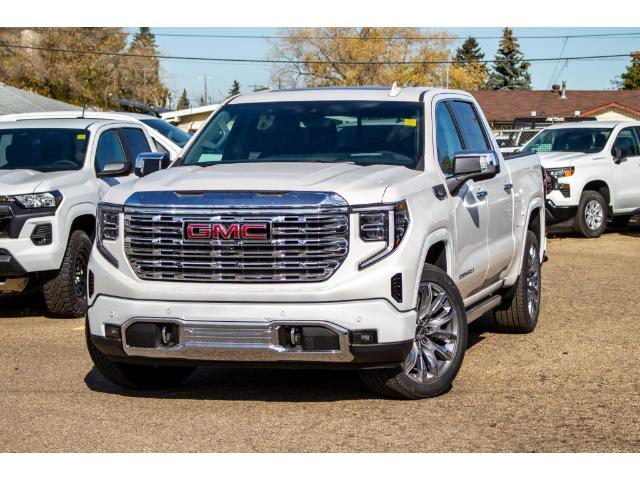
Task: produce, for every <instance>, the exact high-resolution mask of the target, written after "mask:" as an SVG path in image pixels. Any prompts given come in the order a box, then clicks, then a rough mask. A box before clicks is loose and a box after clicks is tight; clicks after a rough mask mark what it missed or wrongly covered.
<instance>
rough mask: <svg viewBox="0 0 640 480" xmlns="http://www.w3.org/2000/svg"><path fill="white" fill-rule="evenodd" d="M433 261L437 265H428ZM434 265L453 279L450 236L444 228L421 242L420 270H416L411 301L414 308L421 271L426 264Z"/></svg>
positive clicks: (430, 234)
mask: <svg viewBox="0 0 640 480" xmlns="http://www.w3.org/2000/svg"><path fill="white" fill-rule="evenodd" d="M431 261H435V262H438V263H430V262H431ZM428 263H429V264H431V265H435V266H437V267H440V268H442V266H441V265H444V268H442V269H443V270H444V271H445V272H446V273H447V275H449V276H450V277H452V278H453V276H452V273H453V269H454V253H453V247H452V241H451V234H450V233H449V232H448V231H447V230H446V229H444V228H440V229H438V230H435V231H433V232H431V233H429V234H428V235H427V236H426V237H425V239H424V242H423V245H422V252H421V254H420V263H419V265H420V268H418V269H417V276H416V278H415V285H414V289H413V292H412V293H413V301H412V304H413V306H414V307H415V306H416V300H417V298H418V288H419V286H420V278H421V277H422V270H423V268H424V265H426V264H428Z"/></svg>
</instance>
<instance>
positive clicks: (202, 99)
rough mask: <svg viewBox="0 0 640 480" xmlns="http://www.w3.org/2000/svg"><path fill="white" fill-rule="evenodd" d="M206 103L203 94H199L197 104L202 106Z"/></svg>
mask: <svg viewBox="0 0 640 480" xmlns="http://www.w3.org/2000/svg"><path fill="white" fill-rule="evenodd" d="M206 105H207V102H205V101H204V95H200V98H198V106H199V107H204V106H206Z"/></svg>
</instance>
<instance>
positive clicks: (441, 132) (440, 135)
mask: <svg viewBox="0 0 640 480" xmlns="http://www.w3.org/2000/svg"><path fill="white" fill-rule="evenodd" d="M436 145H437V148H438V162H439V163H440V168H442V171H443V172H444V173H445V174H451V173H453V157H454V156H455V154H456V153H457V152H459V151H461V150H462V142H461V141H460V137H459V136H458V131H457V129H456V125H455V123H454V121H453V118H452V117H451V112H450V111H449V108H448V107H447V104H446V103H445V102H440V103H439V104H438V105H437V106H436Z"/></svg>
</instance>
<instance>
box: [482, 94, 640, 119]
mask: <svg viewBox="0 0 640 480" xmlns="http://www.w3.org/2000/svg"><path fill="white" fill-rule="evenodd" d="M471 93H472V94H473V96H474V97H475V99H476V100H477V101H478V103H479V104H480V107H481V108H482V111H483V112H484V114H485V116H486V117H487V119H488V120H489V121H490V122H511V121H513V120H514V119H515V118H525V117H526V118H528V117H531V112H534V111H535V112H536V117H539V118H545V117H574V116H576V115H575V112H576V111H580V116H582V117H589V116H593V115H596V114H598V113H599V112H601V111H603V110H607V109H609V108H617V109H620V110H623V111H625V112H628V113H631V114H633V115H639V116H640V91H638V90H567V91H566V98H564V99H563V98H561V96H560V94H559V93H557V92H553V91H544V90H508V91H506V90H477V91H474V92H471Z"/></svg>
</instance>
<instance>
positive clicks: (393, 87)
mask: <svg viewBox="0 0 640 480" xmlns="http://www.w3.org/2000/svg"><path fill="white" fill-rule="evenodd" d="M401 91H402V88H401V87H399V86H398V82H393V85H391V90H389V96H390V97H397V96H398V95H400V92H401Z"/></svg>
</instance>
